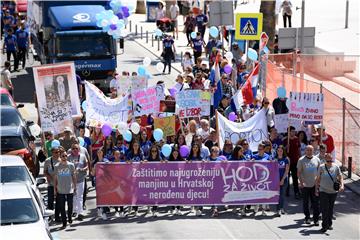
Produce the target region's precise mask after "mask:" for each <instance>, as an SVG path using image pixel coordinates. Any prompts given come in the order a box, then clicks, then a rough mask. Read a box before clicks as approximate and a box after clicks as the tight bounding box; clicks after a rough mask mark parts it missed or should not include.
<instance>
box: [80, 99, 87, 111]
mask: <svg viewBox="0 0 360 240" xmlns="http://www.w3.org/2000/svg"><path fill="white" fill-rule="evenodd" d="M81 108H82V110H83V111H84V112H86V109H87V102H86V100H85V101H83V102H82V103H81Z"/></svg>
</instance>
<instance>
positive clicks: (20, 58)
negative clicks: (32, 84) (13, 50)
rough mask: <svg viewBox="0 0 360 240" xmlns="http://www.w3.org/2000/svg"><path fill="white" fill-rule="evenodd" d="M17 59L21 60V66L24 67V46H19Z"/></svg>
mask: <svg viewBox="0 0 360 240" xmlns="http://www.w3.org/2000/svg"><path fill="white" fill-rule="evenodd" d="M18 61H21V62H22V68H23V69H24V68H25V63H26V48H21V47H19V52H18Z"/></svg>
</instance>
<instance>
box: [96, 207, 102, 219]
mask: <svg viewBox="0 0 360 240" xmlns="http://www.w3.org/2000/svg"><path fill="white" fill-rule="evenodd" d="M97 214H98V217H101V216H102V214H103V212H102V210H101V208H99V209H98V210H97Z"/></svg>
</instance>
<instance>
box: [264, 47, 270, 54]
mask: <svg viewBox="0 0 360 240" xmlns="http://www.w3.org/2000/svg"><path fill="white" fill-rule="evenodd" d="M263 50H264V53H265V54H269V52H270V50H269V49H268V47H267V46H265V47H264V49H263Z"/></svg>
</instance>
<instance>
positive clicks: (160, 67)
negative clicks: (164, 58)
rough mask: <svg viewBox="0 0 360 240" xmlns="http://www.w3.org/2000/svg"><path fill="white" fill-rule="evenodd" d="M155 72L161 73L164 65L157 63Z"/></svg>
mask: <svg viewBox="0 0 360 240" xmlns="http://www.w3.org/2000/svg"><path fill="white" fill-rule="evenodd" d="M156 70H157V71H158V72H162V71H163V70H164V64H163V63H162V62H158V63H157V64H156Z"/></svg>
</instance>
